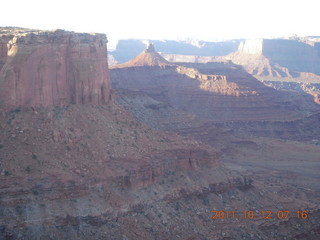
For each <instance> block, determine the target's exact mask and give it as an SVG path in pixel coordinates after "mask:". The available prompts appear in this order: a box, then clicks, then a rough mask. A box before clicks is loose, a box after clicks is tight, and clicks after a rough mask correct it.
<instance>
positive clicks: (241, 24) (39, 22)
mask: <svg viewBox="0 0 320 240" xmlns="http://www.w3.org/2000/svg"><path fill="white" fill-rule="evenodd" d="M0 6H1V14H0V26H18V27H26V28H35V29H44V30H52V29H65V30H71V31H76V32H99V33H106V34H107V36H108V39H109V41H110V42H111V43H113V42H115V41H116V40H117V39H128V38H140V39H186V38H193V39H200V40H210V39H232V38H270V37H282V36H290V35H294V34H297V35H299V36H306V35H318V36H319V35H320V27H319V26H318V25H319V22H320V18H319V13H318V12H319V11H318V6H319V3H318V0H290V1H289V0H193V1H188V0H157V1H154V0H131V1H129V0H105V1H103V0H77V1H73V0H50V1H47V0H15V1H8V0H6V1H3V2H2V3H1V4H0Z"/></svg>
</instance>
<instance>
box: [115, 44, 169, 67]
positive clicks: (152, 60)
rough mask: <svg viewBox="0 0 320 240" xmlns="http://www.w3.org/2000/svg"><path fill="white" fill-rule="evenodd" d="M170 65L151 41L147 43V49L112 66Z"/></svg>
mask: <svg viewBox="0 0 320 240" xmlns="http://www.w3.org/2000/svg"><path fill="white" fill-rule="evenodd" d="M166 65H171V64H170V63H169V62H168V61H167V60H165V59H164V58H163V57H162V56H161V55H160V54H159V53H158V52H157V51H156V50H155V47H154V45H153V44H152V43H150V44H149V46H148V47H147V49H145V50H144V51H143V52H142V53H140V54H139V55H138V56H137V57H135V58H133V59H131V60H130V61H128V62H126V63H122V64H119V65H116V66H113V68H124V67H143V66H160V67H163V66H166Z"/></svg>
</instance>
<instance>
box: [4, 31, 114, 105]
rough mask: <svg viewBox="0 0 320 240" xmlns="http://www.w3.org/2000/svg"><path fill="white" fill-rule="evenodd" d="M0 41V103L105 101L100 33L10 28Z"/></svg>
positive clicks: (105, 66) (107, 90)
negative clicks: (15, 29) (18, 30)
mask: <svg viewBox="0 0 320 240" xmlns="http://www.w3.org/2000/svg"><path fill="white" fill-rule="evenodd" d="M0 39H1V41H0V44H1V48H0V55H1V56H0V67H1V71H0V104H1V105H4V106H7V107H16V106H32V107H37V106H49V105H55V106H63V105H66V104H68V103H75V104H86V103H92V104H106V103H108V102H110V101H111V95H112V94H111V91H110V83H109V73H108V62H107V47H106V43H107V38H106V36H105V35H104V34H80V33H74V32H67V31H63V30H55V31H26V32H21V31H20V32H15V31H14V30H13V31H10V32H6V33H4V34H0Z"/></svg>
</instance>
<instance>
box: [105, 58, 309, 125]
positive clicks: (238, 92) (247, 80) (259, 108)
mask: <svg viewBox="0 0 320 240" xmlns="http://www.w3.org/2000/svg"><path fill="white" fill-rule="evenodd" d="M141 56H142V55H140V57H141ZM140 57H139V59H140V65H143V64H144V62H145V64H144V66H139V67H137V66H135V65H134V64H133V62H131V64H130V62H128V63H127V64H126V67H125V68H123V67H122V68H120V67H116V66H113V67H112V68H111V79H112V86H113V88H115V89H117V90H119V89H122V90H123V89H127V90H139V91H144V92H146V93H147V94H148V95H149V96H150V97H152V98H154V99H155V100H157V101H160V102H165V103H167V104H169V105H170V106H172V107H174V108H176V109H179V110H182V111H186V112H189V113H192V114H194V115H197V116H198V117H201V118H206V119H210V120H215V121H233V120H250V119H251V120H266V119H278V120H280V119H282V120H283V119H295V118H297V117H300V116H301V112H300V113H299V111H295V109H296V108H302V107H306V110H309V111H311V112H312V111H314V110H315V106H313V105H312V103H311V104H310V102H311V101H310V99H308V97H295V95H294V94H286V95H282V94H281V93H279V92H278V91H276V90H274V89H272V88H269V87H266V86H264V85H263V84H262V83H260V82H259V81H258V80H257V79H255V78H253V77H252V76H251V75H250V74H248V73H246V71H244V70H243V69H242V68H241V66H238V65H235V64H232V63H230V62H215V63H207V64H191V63H189V64H180V65H164V66H163V65H162V66H152V67H150V66H149V63H148V62H149V61H150V60H149V58H152V56H151V54H150V53H149V55H148V54H147V55H143V57H144V58H140ZM143 59H144V60H143ZM120 66H122V65H120ZM292 99H294V101H296V103H292V101H291V100H292ZM308 105H309V106H308Z"/></svg>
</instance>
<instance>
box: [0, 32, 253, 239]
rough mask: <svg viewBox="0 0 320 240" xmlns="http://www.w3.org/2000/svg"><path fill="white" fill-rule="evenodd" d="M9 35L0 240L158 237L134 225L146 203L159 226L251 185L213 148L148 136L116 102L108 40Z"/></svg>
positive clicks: (0, 149) (0, 126)
mask: <svg viewBox="0 0 320 240" xmlns="http://www.w3.org/2000/svg"><path fill="white" fill-rule="evenodd" d="M5 34H6V36H9V37H5V36H4V35H2V38H1V39H2V40H3V41H4V42H5V44H3V45H2V46H5V45H6V44H7V45H6V46H7V48H5V47H4V48H2V49H4V51H3V52H2V53H3V54H2V59H4V61H3V62H4V64H3V66H2V69H1V79H0V80H1V82H0V84H1V85H0V87H1V88H0V92H1V115H0V130H1V131H0V173H1V174H0V239H41V238H43V239H52V238H53V239H57V238H58V239H88V238H92V237H95V238H105V237H106V236H107V237H109V238H111V239H119V238H124V236H125V235H128V236H129V237H130V238H134V237H137V236H138V238H139V239H152V238H153V239H156V238H158V237H157V234H154V233H153V231H155V230H152V229H150V228H149V227H148V226H143V227H140V228H136V225H137V226H139V225H140V226H141V224H144V223H146V219H145V215H144V214H143V215H141V213H142V212H144V211H149V210H150V209H151V206H153V207H155V208H158V209H159V210H157V214H158V217H159V216H160V214H161V212H162V213H163V215H164V217H163V219H162V220H161V221H165V219H170V216H171V213H170V209H171V207H169V208H168V207H166V203H169V202H171V203H172V202H175V201H181V199H184V198H189V196H196V195H198V194H202V193H206V192H208V191H210V192H212V194H215V193H216V192H225V191H228V189H238V188H242V187H243V188H250V187H251V182H250V181H249V182H248V180H247V179H246V180H244V177H243V176H238V175H236V174H231V173H230V172H229V171H228V170H226V169H225V168H224V166H223V165H222V164H221V162H220V156H219V152H218V151H217V150H215V149H212V148H211V147H209V146H208V145H205V144H203V143H200V142H197V141H195V140H192V139H190V138H185V137H181V136H178V135H176V134H173V133H171V134H170V133H162V132H157V131H155V130H152V129H150V128H148V127H146V126H145V125H143V124H141V123H138V122H136V121H134V120H133V119H132V117H131V116H130V115H129V114H128V113H127V112H126V111H124V110H123V109H122V108H119V107H118V106H116V105H115V104H114V103H113V102H112V91H111V90H110V82H109V74H108V66H107V64H106V63H107V56H106V54H105V53H106V51H105V50H106V45H105V43H106V38H105V36H104V35H89V34H77V33H73V32H65V31H61V30H58V31H53V32H46V31H33V30H28V31H23V30H19V31H17V30H16V29H10V30H9V35H8V32H7V33H5ZM6 50H7V55H6V54H5V52H6ZM239 191H240V190H239ZM215 198H216V197H215ZM194 199H195V200H193V201H200V200H196V199H198V198H197V197H194ZM216 200H218V198H216ZM177 204H178V203H177ZM191 204H192V203H190V205H191ZM182 209H185V207H182ZM182 209H181V210H182ZM181 210H180V208H179V209H178V210H177V209H176V210H174V211H175V214H178V212H179V211H181ZM190 211H191V210H190ZM208 211H209V207H208V210H206V212H208ZM203 214H204V213H203ZM177 216H178V215H176V217H177ZM149 217H150V216H148V219H149ZM176 217H175V218H172V219H170V221H181V218H178V219H176ZM141 218H142V219H141ZM189 218H190V217H189ZM208 220H209V221H210V217H209V216H208ZM120 222H121V223H120ZM118 223H120V224H119V225H118ZM135 223H136V224H135ZM153 224H154V227H155V229H158V230H161V229H162V228H161V223H159V222H158V221H157V220H153ZM80 225H81V227H80ZM116 225H117V227H115V228H114V226H116ZM192 225H193V226H194V228H196V227H197V225H198V224H197V223H196V222H195V223H193V224H192ZM97 226H98V229H96V227H97ZM187 226H188V225H187V224H183V223H181V224H179V229H178V231H179V232H183V229H184V228H186V227H187ZM192 229H193V228H192ZM174 234H175V231H174V230H172V231H169V232H164V233H161V234H160V238H167V237H168V236H169V237H173V235H174ZM110 236H111V237H110Z"/></svg>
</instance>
